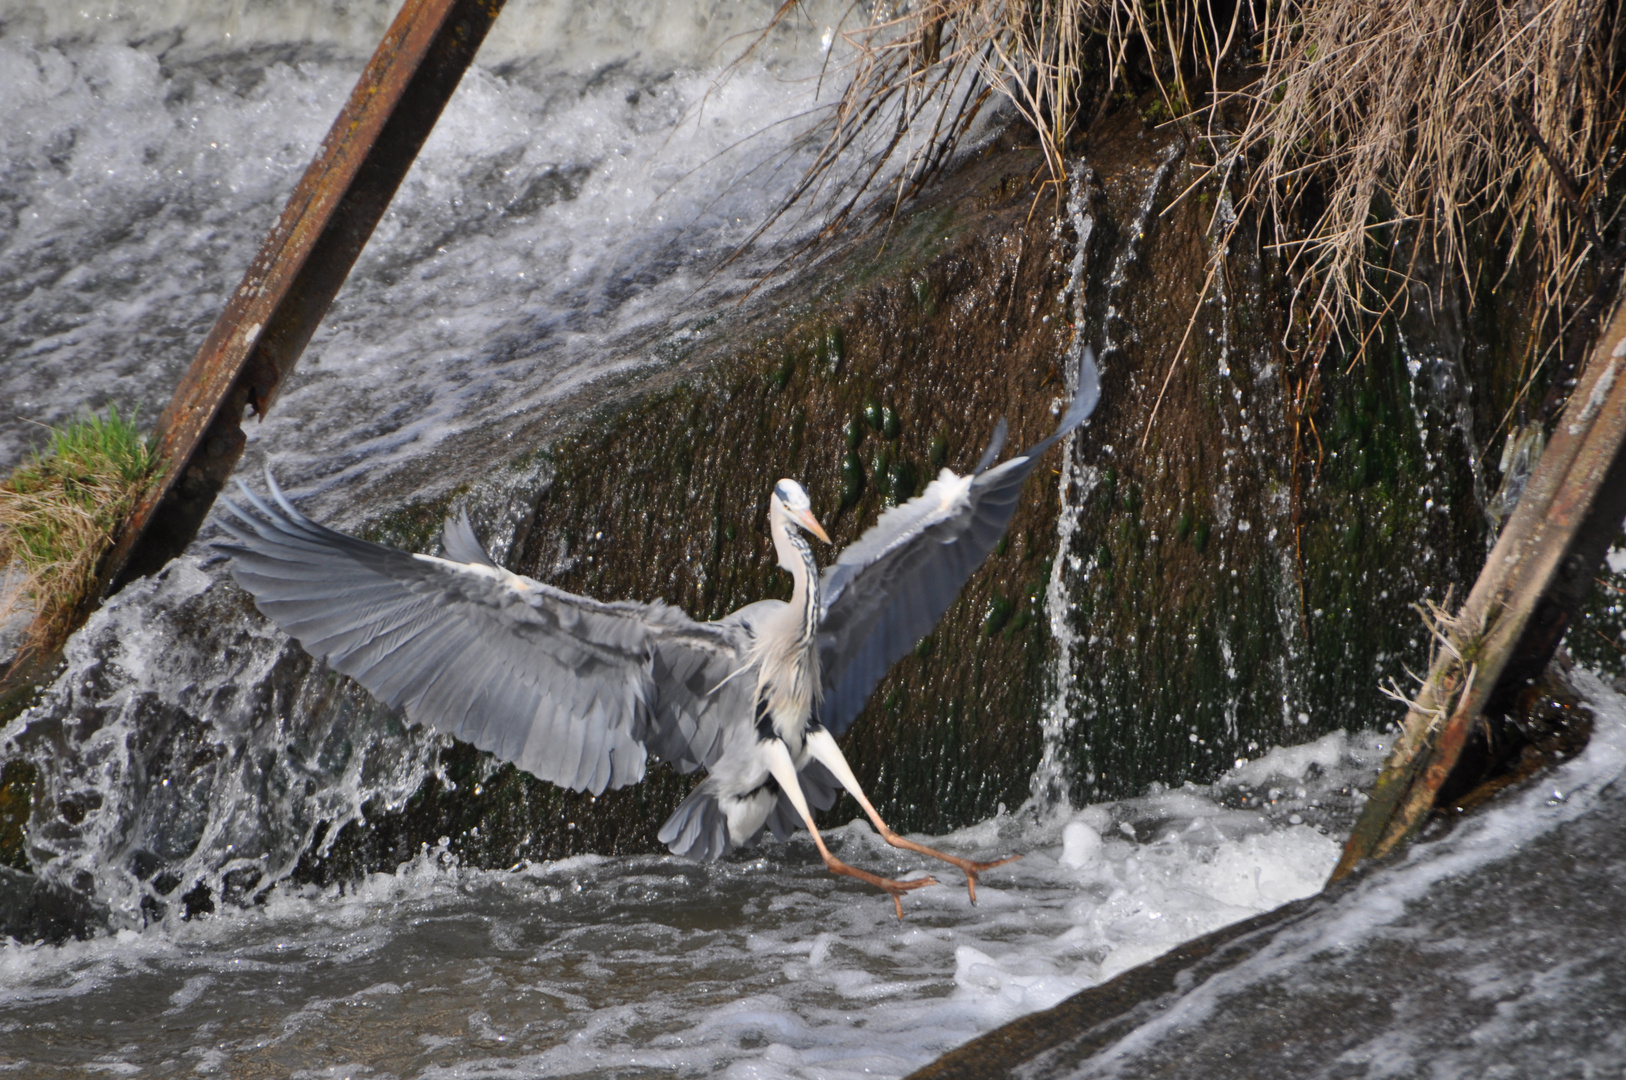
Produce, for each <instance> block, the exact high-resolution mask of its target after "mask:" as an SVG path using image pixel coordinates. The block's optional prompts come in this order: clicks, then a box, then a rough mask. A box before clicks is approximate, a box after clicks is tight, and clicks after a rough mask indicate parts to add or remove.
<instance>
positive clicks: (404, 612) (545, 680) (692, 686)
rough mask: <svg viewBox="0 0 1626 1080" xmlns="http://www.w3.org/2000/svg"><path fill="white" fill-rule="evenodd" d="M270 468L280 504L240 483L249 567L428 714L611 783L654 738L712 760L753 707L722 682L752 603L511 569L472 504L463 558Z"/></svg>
mask: <svg viewBox="0 0 1626 1080" xmlns="http://www.w3.org/2000/svg"><path fill="white" fill-rule="evenodd" d="M266 479H267V481H268V483H269V485H270V488H271V493H272V496H273V498H274V500H275V502H274V504H272V503H268V502H266V501H265V500H263V499H260V498H259V497H258V496H256V495H254V494H253V493H252V492H250V491H249V490H248V489H247V488H246V487H245V488H243V489H242V490H243V494H244V496H245V498H246V499H247V500H248V502H249V503H250V504H251V506H252V507H253V510H254V511H256V512H254V513H251V512H250V511H248V510H246V509H244V508H242V507H239V506H237V505H236V504H234V503H231V502H229V501H225V500H223V501H222V502H223V505H224V506H225V507H226V508H227V509H228V510H229V511H230V512H231V515H232V517H230V518H228V517H225V516H222V517H221V518H220V519H219V520H220V524H221V525H222V527H223V528H225V529H226V531H227V532H229V533H230V534H231V535H232V537H233V538H234V541H235V542H223V543H221V544H220V545H219V546H220V547H221V548H223V549H224V550H226V551H228V552H230V553H231V554H232V556H233V564H232V575H233V576H234V577H235V578H236V579H237V581H238V582H239V583H240V584H241V585H242V586H243V587H244V588H245V589H247V590H248V591H249V592H251V593H253V594H254V598H255V602H256V603H257V604H258V606H259V608H260V610H261V611H263V612H264V613H265V614H266V615H268V616H269V617H270V618H271V619H273V620H275V621H276V623H277V624H278V625H279V626H281V627H282V628H283V629H284V630H286V631H287V632H288V633H289V634H290V635H292V636H293V637H294V638H296V639H297V640H298V641H299V643H300V644H301V645H303V646H304V647H305V648H306V649H307V650H308V651H309V652H311V653H312V654H313V655H316V656H321V657H325V658H326V659H327V660H328V662H329V663H330V664H332V665H333V667H335V668H337V669H338V670H339V671H342V672H344V673H345V674H346V675H349V676H350V677H352V678H353V679H355V680H356V681H357V682H359V683H360V684H361V685H362V686H364V687H366V688H367V689H368V690H370V691H371V692H372V693H373V695H374V696H375V697H377V698H378V699H379V700H381V701H383V702H385V703H386V704H388V705H390V706H392V707H399V708H402V709H404V710H405V711H406V714H407V716H408V717H410V718H411V719H413V720H416V721H418V722H420V723H424V724H427V725H429V726H430V727H432V728H434V729H435V730H436V731H442V732H445V733H447V734H449V735H453V736H456V737H457V738H459V739H463V740H465V741H467V742H471V743H473V744H474V745H475V746H477V747H479V748H480V749H482V750H488V751H490V752H491V753H493V754H495V755H496V756H497V757H499V758H502V759H503V760H505V761H512V762H514V763H515V764H517V765H518V766H519V767H520V768H522V769H524V770H526V771H527V772H529V773H532V774H533V775H535V776H538V777H540V778H542V779H543V780H548V781H551V782H553V783H555V784H559V785H560V786H562V787H567V788H571V789H572V790H576V791H583V790H585V791H591V792H593V793H594V794H599V793H601V792H603V791H604V789H605V788H607V787H622V786H624V785H626V784H630V783H633V782H635V781H637V780H640V779H642V777H643V775H644V771H645V764H646V760H647V757H648V756H649V755H650V754H654V755H655V756H657V757H660V758H664V759H665V760H667V761H670V762H671V763H672V764H674V765H675V766H676V767H678V768H679V769H681V770H682V771H684V772H689V771H692V770H693V769H695V768H698V767H700V766H702V765H709V764H711V762H712V761H714V760H715V759H716V757H717V756H718V755H719V754H720V753H721V752H722V733H723V725H724V723H725V722H726V721H727V719H728V717H729V716H730V715H732V713H733V712H734V711H736V710H737V711H739V712H741V713H742V714H743V715H745V716H746V717H747V718H749V715H750V703H749V701H745V702H743V704H742V703H741V701H739V700H736V699H738V698H740V697H741V695H742V694H746V693H748V690H749V688H748V687H747V685H746V684H747V680H744V679H735V680H733V681H732V682H729V683H728V684H727V685H726V686H723V687H722V689H721V690H719V689H718V687H719V684H722V683H724V681H725V680H726V679H727V677H728V675H729V674H730V673H731V672H732V671H733V670H734V668H735V666H736V665H737V664H738V663H740V662H741V659H742V657H743V655H744V652H745V649H746V648H747V646H748V641H749V636H750V626H749V622H748V620H745V619H741V618H738V617H732V618H730V619H725V620H721V621H719V622H715V623H696V622H694V621H693V620H691V619H690V618H689V617H688V616H687V615H685V614H683V612H681V611H679V610H678V609H676V608H673V607H670V606H668V605H665V604H659V603H656V604H636V603H601V602H598V601H595V600H590V599H588V598H586V597H581V596H575V595H572V594H571V593H567V592H564V591H562V590H560V589H555V588H553V587H551V586H549V585H545V584H543V583H542V582H539V581H533V580H532V579H530V578H526V577H521V576H519V575H517V574H511V573H509V572H508V571H506V570H503V569H501V568H500V567H497V566H495V565H494V564H493V563H492V562H491V559H490V557H489V556H487V555H486V552H485V550H484V548H482V547H481V546H480V542H479V541H478V540H477V539H476V538H475V536H474V531H473V529H472V528H470V527H469V523H468V519H467V517H461V518H459V519H457V520H456V521H449V522H448V523H447V525H446V530H445V536H444V546H445V549H446V551H447V552H448V553H450V554H452V555H454V556H455V558H454V559H441V558H435V557H433V556H429V555H413V554H409V553H407V552H404V551H398V550H396V549H395V548H390V547H385V546H384V545H382V544H374V543H370V542H368V541H366V540H361V539H358V538H356V537H353V536H347V535H346V534H344V533H341V532H336V531H335V530H333V529H329V528H326V527H324V526H321V525H318V524H316V523H315V522H313V521H311V520H310V519H309V518H307V517H305V516H304V515H303V514H301V513H300V512H299V511H298V510H295V509H294V507H293V506H292V505H291V504H290V503H289V502H288V500H287V499H286V498H285V497H284V496H283V494H282V492H281V491H280V490H279V489H278V488H277V486H276V481H275V480H272V479H271V476H270V473H269V472H268V473H267V474H266ZM241 486H242V485H241V484H239V487H241ZM740 614H744V613H743V612H742V613H737V615H740ZM742 687H745V689H744V690H742V689H740V688H742Z"/></svg>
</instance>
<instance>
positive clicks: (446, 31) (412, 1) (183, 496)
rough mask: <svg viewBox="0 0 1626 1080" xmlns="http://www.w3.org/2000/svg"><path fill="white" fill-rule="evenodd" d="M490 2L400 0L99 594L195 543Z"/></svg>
mask: <svg viewBox="0 0 1626 1080" xmlns="http://www.w3.org/2000/svg"><path fill="white" fill-rule="evenodd" d="M503 2H504V0H406V2H405V3H404V4H403V5H402V7H401V10H400V12H399V13H398V14H397V15H396V17H395V21H394V22H393V23H392V24H391V25H390V28H389V30H388V32H386V33H385V35H384V40H383V41H381V42H380V43H379V46H378V50H377V51H376V52H375V53H374V54H373V58H372V60H371V61H369V62H368V64H367V68H366V70H365V71H363V72H362V75H361V80H360V81H359V82H358V83H356V88H355V90H353V91H352V92H351V94H350V100H349V101H348V102H346V103H345V106H344V109H343V111H341V112H340V113H339V117H338V119H337V120H335V121H334V122H333V127H332V129H331V130H329V131H328V134H327V138H325V139H324V140H322V145H321V147H320V148H319V149H318V150H317V153H316V158H315V160H314V161H312V162H311V164H310V167H309V168H308V169H306V170H305V175H304V177H303V178H302V179H301V180H300V181H299V186H298V187H296V188H295V189H294V193H293V195H291V196H290V197H289V199H288V205H287V206H286V208H284V210H283V212H282V217H281V219H280V220H278V222H277V225H276V228H274V229H272V230H271V234H270V235H269V236H267V237H266V240H265V244H264V245H263V246H262V247H261V248H260V253H259V254H258V255H257V256H255V258H254V261H253V263H251V264H250V265H249V268H248V273H247V274H245V275H244V276H243V283H242V284H241V285H239V286H238V287H237V291H236V292H235V293H234V294H233V295H232V298H231V300H230V301H229V302H228V303H227V304H226V309H225V310H224V311H223V312H221V315H220V318H219V320H217V321H216V323H215V325H214V329H212V330H211V331H209V336H208V337H207V338H206V339H205V340H204V343H203V347H202V348H201V349H199V350H198V354H197V356H196V357H195V358H194V359H193V361H192V366H191V367H190V368H189V369H188V370H187V372H186V375H185V376H184V377H183V378H182V379H181V383H180V386H179V387H177V388H176V390H175V396H174V398H173V399H171V401H170V403H169V406H168V407H167V408H165V409H164V412H163V414H162V415H161V416H160V417H159V418H158V430H157V433H156V438H157V441H158V449H157V455H156V456H157V459H158V460H159V461H160V462H161V463H162V464H163V467H164V472H163V473H162V475H161V476H160V478H159V480H158V482H157V483H155V484H154V485H153V487H152V488H151V489H149V491H148V492H147V494H146V495H145V496H144V497H143V498H142V500H141V501H140V502H139V503H138V504H137V505H136V507H135V509H134V510H132V511H131V514H130V517H129V518H128V519H127V520H126V522H125V525H124V527H123V528H122V529H121V530H120V532H119V536H118V539H117V542H116V543H115V545H114V547H113V549H112V550H111V551H110V552H109V554H108V557H107V559H106V560H105V561H104V562H103V564H102V570H101V580H102V581H104V582H107V583H108V588H107V591H108V592H113V591H116V590H118V589H120V588H122V587H123V586H124V585H125V584H126V583H127V582H129V581H132V580H134V579H135V578H137V577H141V576H142V575H144V574H149V573H151V572H152V571H154V570H157V569H158V568H159V567H161V566H163V565H164V563H166V562H168V561H169V560H170V559H171V558H173V557H174V556H176V555H178V554H180V553H181V551H182V550H184V549H185V548H186V545H187V544H189V543H191V541H192V538H193V537H194V536H196V535H197V531H198V528H199V527H200V526H201V525H202V524H203V519H204V517H205V516H206V515H207V514H208V513H209V508H210V506H212V505H213V504H214V500H215V496H216V495H218V494H219V493H220V490H221V488H222V487H224V486H225V483H226V479H227V477H229V476H230V475H231V472H232V469H233V468H234V467H235V466H236V464H237V459H238V458H239V457H241V456H242V453H243V443H244V436H243V430H242V422H243V416H244V412H245V410H249V409H252V410H253V411H254V412H255V413H257V414H259V415H261V416H264V415H265V412H266V410H267V409H268V408H269V407H270V405H271V402H272V401H273V400H274V399H275V398H276V395H277V390H278V388H279V387H280V385H281V383H282V380H283V379H284V378H285V377H286V376H287V375H288V373H289V372H290V371H292V370H293V367H294V364H295V363H296V362H297V361H298V360H299V356H300V353H302V352H304V350H305V345H306V344H307V343H308V342H309V341H310V339H311V335H312V334H313V333H315V332H316V327H317V325H318V324H319V323H320V322H321V321H322V316H323V315H325V314H327V309H328V305H329V304H331V303H332V302H333V297H334V295H335V294H337V293H338V291H339V287H340V286H341V285H343V284H344V279H345V277H346V276H347V275H348V274H349V273H350V268H351V266H353V265H354V264H355V261H356V257H357V256H358V255H360V254H361V249H362V247H363V246H364V245H365V244H366V243H367V238H368V237H369V236H371V235H372V232H373V228H374V226H376V225H377V224H378V221H379V218H381V217H383V215H384V211H385V209H386V208H387V207H388V206H389V204H390V199H391V198H392V197H393V196H394V195H395V190H396V188H397V187H398V186H399V185H400V183H401V180H402V178H403V177H404V176H405V175H406V172H407V170H408V169H409V168H410V167H411V166H412V162H413V159H414V158H416V157H417V155H418V150H419V149H420V148H421V147H422V146H423V144H424V140H425V139H427V138H428V137H429V132H430V131H431V130H433V128H434V126H435V121H436V120H437V119H439V117H440V113H441V110H442V109H443V108H444V107H445V105H446V102H447V100H448V99H450V97H451V96H452V91H454V90H455V89H457V84H458V82H459V80H461V79H462V77H463V72H464V71H465V70H467V68H468V66H469V63H470V62H471V61H472V60H473V59H474V54H475V52H476V51H477V50H478V49H479V48H480V43H481V42H482V41H483V40H485V36H486V32H487V31H488V30H490V28H491V24H492V22H493V21H495V20H496V18H497V15H498V13H499V12H500V11H501V10H502V6H503Z"/></svg>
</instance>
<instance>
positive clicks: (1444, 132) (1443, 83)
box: [1234, 0, 1626, 327]
mask: <svg viewBox="0 0 1626 1080" xmlns="http://www.w3.org/2000/svg"><path fill="white" fill-rule="evenodd" d="M1265 10H1266V12H1267V13H1268V20H1269V21H1268V22H1267V23H1266V24H1265V25H1263V26H1262V27H1261V28H1260V35H1259V40H1260V48H1261V53H1262V55H1261V57H1260V59H1259V61H1258V69H1259V73H1258V77H1257V79H1256V80H1254V81H1253V82H1252V83H1251V84H1250V85H1249V86H1248V87H1247V88H1246V89H1245V90H1243V91H1241V92H1240V93H1239V95H1238V97H1240V98H1243V99H1245V100H1246V104H1247V111H1246V114H1245V118H1244V119H1243V120H1242V122H1241V123H1240V125H1239V126H1238V130H1237V131H1236V133H1235V144H1234V145H1235V150H1234V155H1235V157H1236V160H1238V161H1240V162H1242V163H1245V165H1246V166H1247V168H1248V169H1249V170H1250V172H1251V176H1250V177H1249V179H1248V181H1247V185H1246V199H1245V200H1244V202H1245V203H1246V204H1249V205H1253V206H1256V207H1259V208H1260V209H1263V210H1265V211H1266V212H1268V213H1269V214H1270V216H1271V217H1272V219H1273V220H1274V221H1275V223H1276V224H1277V226H1278V243H1279V244H1280V245H1281V247H1282V250H1283V251H1284V252H1285V254H1286V255H1287V256H1288V260H1289V267H1290V272H1291V273H1292V276H1293V277H1294V279H1295V280H1296V281H1297V282H1298V284H1299V287H1300V294H1301V296H1302V298H1303V300H1304V302H1305V304H1306V305H1307V313H1308V314H1309V315H1310V316H1311V317H1312V319H1313V320H1314V321H1317V322H1320V323H1323V324H1329V325H1336V326H1345V327H1347V326H1353V325H1359V324H1360V323H1361V322H1362V320H1363V319H1367V318H1369V317H1371V316H1381V315H1383V314H1386V313H1387V312H1388V311H1389V310H1391V309H1392V308H1393V307H1394V306H1395V305H1397V304H1398V303H1402V302H1403V297H1404V287H1403V285H1401V286H1399V287H1393V286H1391V287H1390V288H1388V289H1385V290H1382V291H1380V292H1379V293H1378V294H1377V295H1376V302H1375V303H1374V302H1371V300H1370V296H1369V294H1365V293H1364V290H1363V286H1365V285H1366V284H1368V283H1369V282H1370V281H1371V275H1370V274H1369V273H1368V272H1367V271H1368V268H1369V267H1368V264H1369V262H1370V261H1371V260H1372V259H1373V257H1374V248H1375V247H1376V248H1379V249H1380V250H1381V249H1382V248H1383V247H1384V246H1387V247H1388V248H1389V249H1390V250H1389V252H1388V253H1387V255H1386V256H1385V257H1384V258H1383V261H1384V262H1385V263H1387V264H1388V266H1387V268H1388V269H1391V270H1396V271H1399V273H1398V275H1397V278H1398V279H1399V280H1402V281H1403V280H1404V279H1405V278H1406V277H1407V276H1408V275H1407V271H1408V270H1409V269H1410V267H1411V265H1412V263H1413V260H1414V259H1415V257H1416V251H1417V248H1418V247H1419V246H1421V245H1424V244H1427V245H1429V246H1430V247H1431V248H1432V250H1431V251H1430V256H1431V259H1432V261H1434V262H1436V263H1443V264H1447V265H1453V266H1455V267H1456V268H1457V269H1458V271H1459V272H1460V273H1461V274H1462V275H1463V276H1464V277H1465V278H1468V279H1469V280H1472V279H1473V278H1474V277H1475V276H1477V272H1478V271H1479V270H1480V269H1481V268H1480V267H1478V266H1476V265H1475V259H1476V255H1475V251H1474V248H1475V245H1474V243H1473V242H1472V241H1471V240H1470V238H1469V234H1470V232H1471V231H1473V230H1474V229H1475V228H1476V227H1477V226H1480V225H1483V224H1487V223H1488V224H1489V226H1490V227H1489V232H1490V234H1491V236H1492V239H1493V241H1500V243H1495V244H1493V245H1492V246H1493V247H1499V248H1500V249H1501V250H1502V251H1504V252H1506V251H1518V252H1521V253H1522V254H1524V255H1525V256H1527V257H1533V258H1534V261H1535V264H1536V265H1537V266H1539V267H1540V268H1541V269H1542V270H1543V271H1545V273H1544V274H1543V275H1542V277H1543V288H1544V289H1545V290H1546V295H1545V296H1544V297H1543V300H1544V301H1545V303H1544V304H1542V305H1541V310H1542V311H1544V312H1561V311H1563V310H1565V309H1566V308H1571V309H1573V308H1574V307H1575V306H1576V305H1575V304H1574V303H1573V301H1574V300H1575V297H1574V296H1573V295H1572V293H1573V291H1574V290H1575V289H1576V288H1577V287H1581V288H1585V287H1587V286H1586V284H1585V283H1583V282H1582V279H1581V277H1580V275H1578V273H1577V271H1578V270H1579V269H1580V267H1581V264H1582V261H1583V260H1584V259H1586V258H1588V257H1589V256H1592V257H1606V255H1607V253H1605V252H1602V251H1599V250H1598V248H1599V247H1600V246H1601V245H1602V240H1601V233H1602V232H1604V231H1607V228H1608V225H1609V224H1610V219H1611V218H1612V217H1613V216H1614V215H1617V214H1618V213H1619V212H1620V205H1619V201H1618V198H1617V199H1616V200H1615V201H1614V203H1613V205H1611V204H1610V200H1609V198H1608V195H1607V189H1608V187H1609V182H1610V179H1611V176H1610V173H1611V171H1612V170H1613V169H1614V168H1616V167H1618V165H1619V160H1618V158H1619V151H1620V148H1621V135H1622V122H1623V120H1626V100H1623V98H1622V95H1621V94H1620V92H1619V91H1620V86H1619V80H1620V78H1621V75H1622V70H1621V68H1622V57H1621V52H1622V49H1621V42H1620V41H1619V40H1618V36H1617V35H1618V32H1619V31H1618V27H1617V18H1618V9H1617V7H1616V5H1614V4H1610V3H1603V2H1600V0H1471V2H1467V3H1464V2H1461V0H1405V2H1396V3H1384V4H1371V3H1364V2H1362V0H1286V2H1281V3H1275V4H1270V5H1268V6H1267V7H1266V9H1265ZM1612 159H1613V160H1612ZM1397 227H1398V228H1397ZM1396 241H1400V244H1399V245H1398V246H1399V248H1400V249H1399V250H1395V248H1396V247H1397V244H1396Z"/></svg>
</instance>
